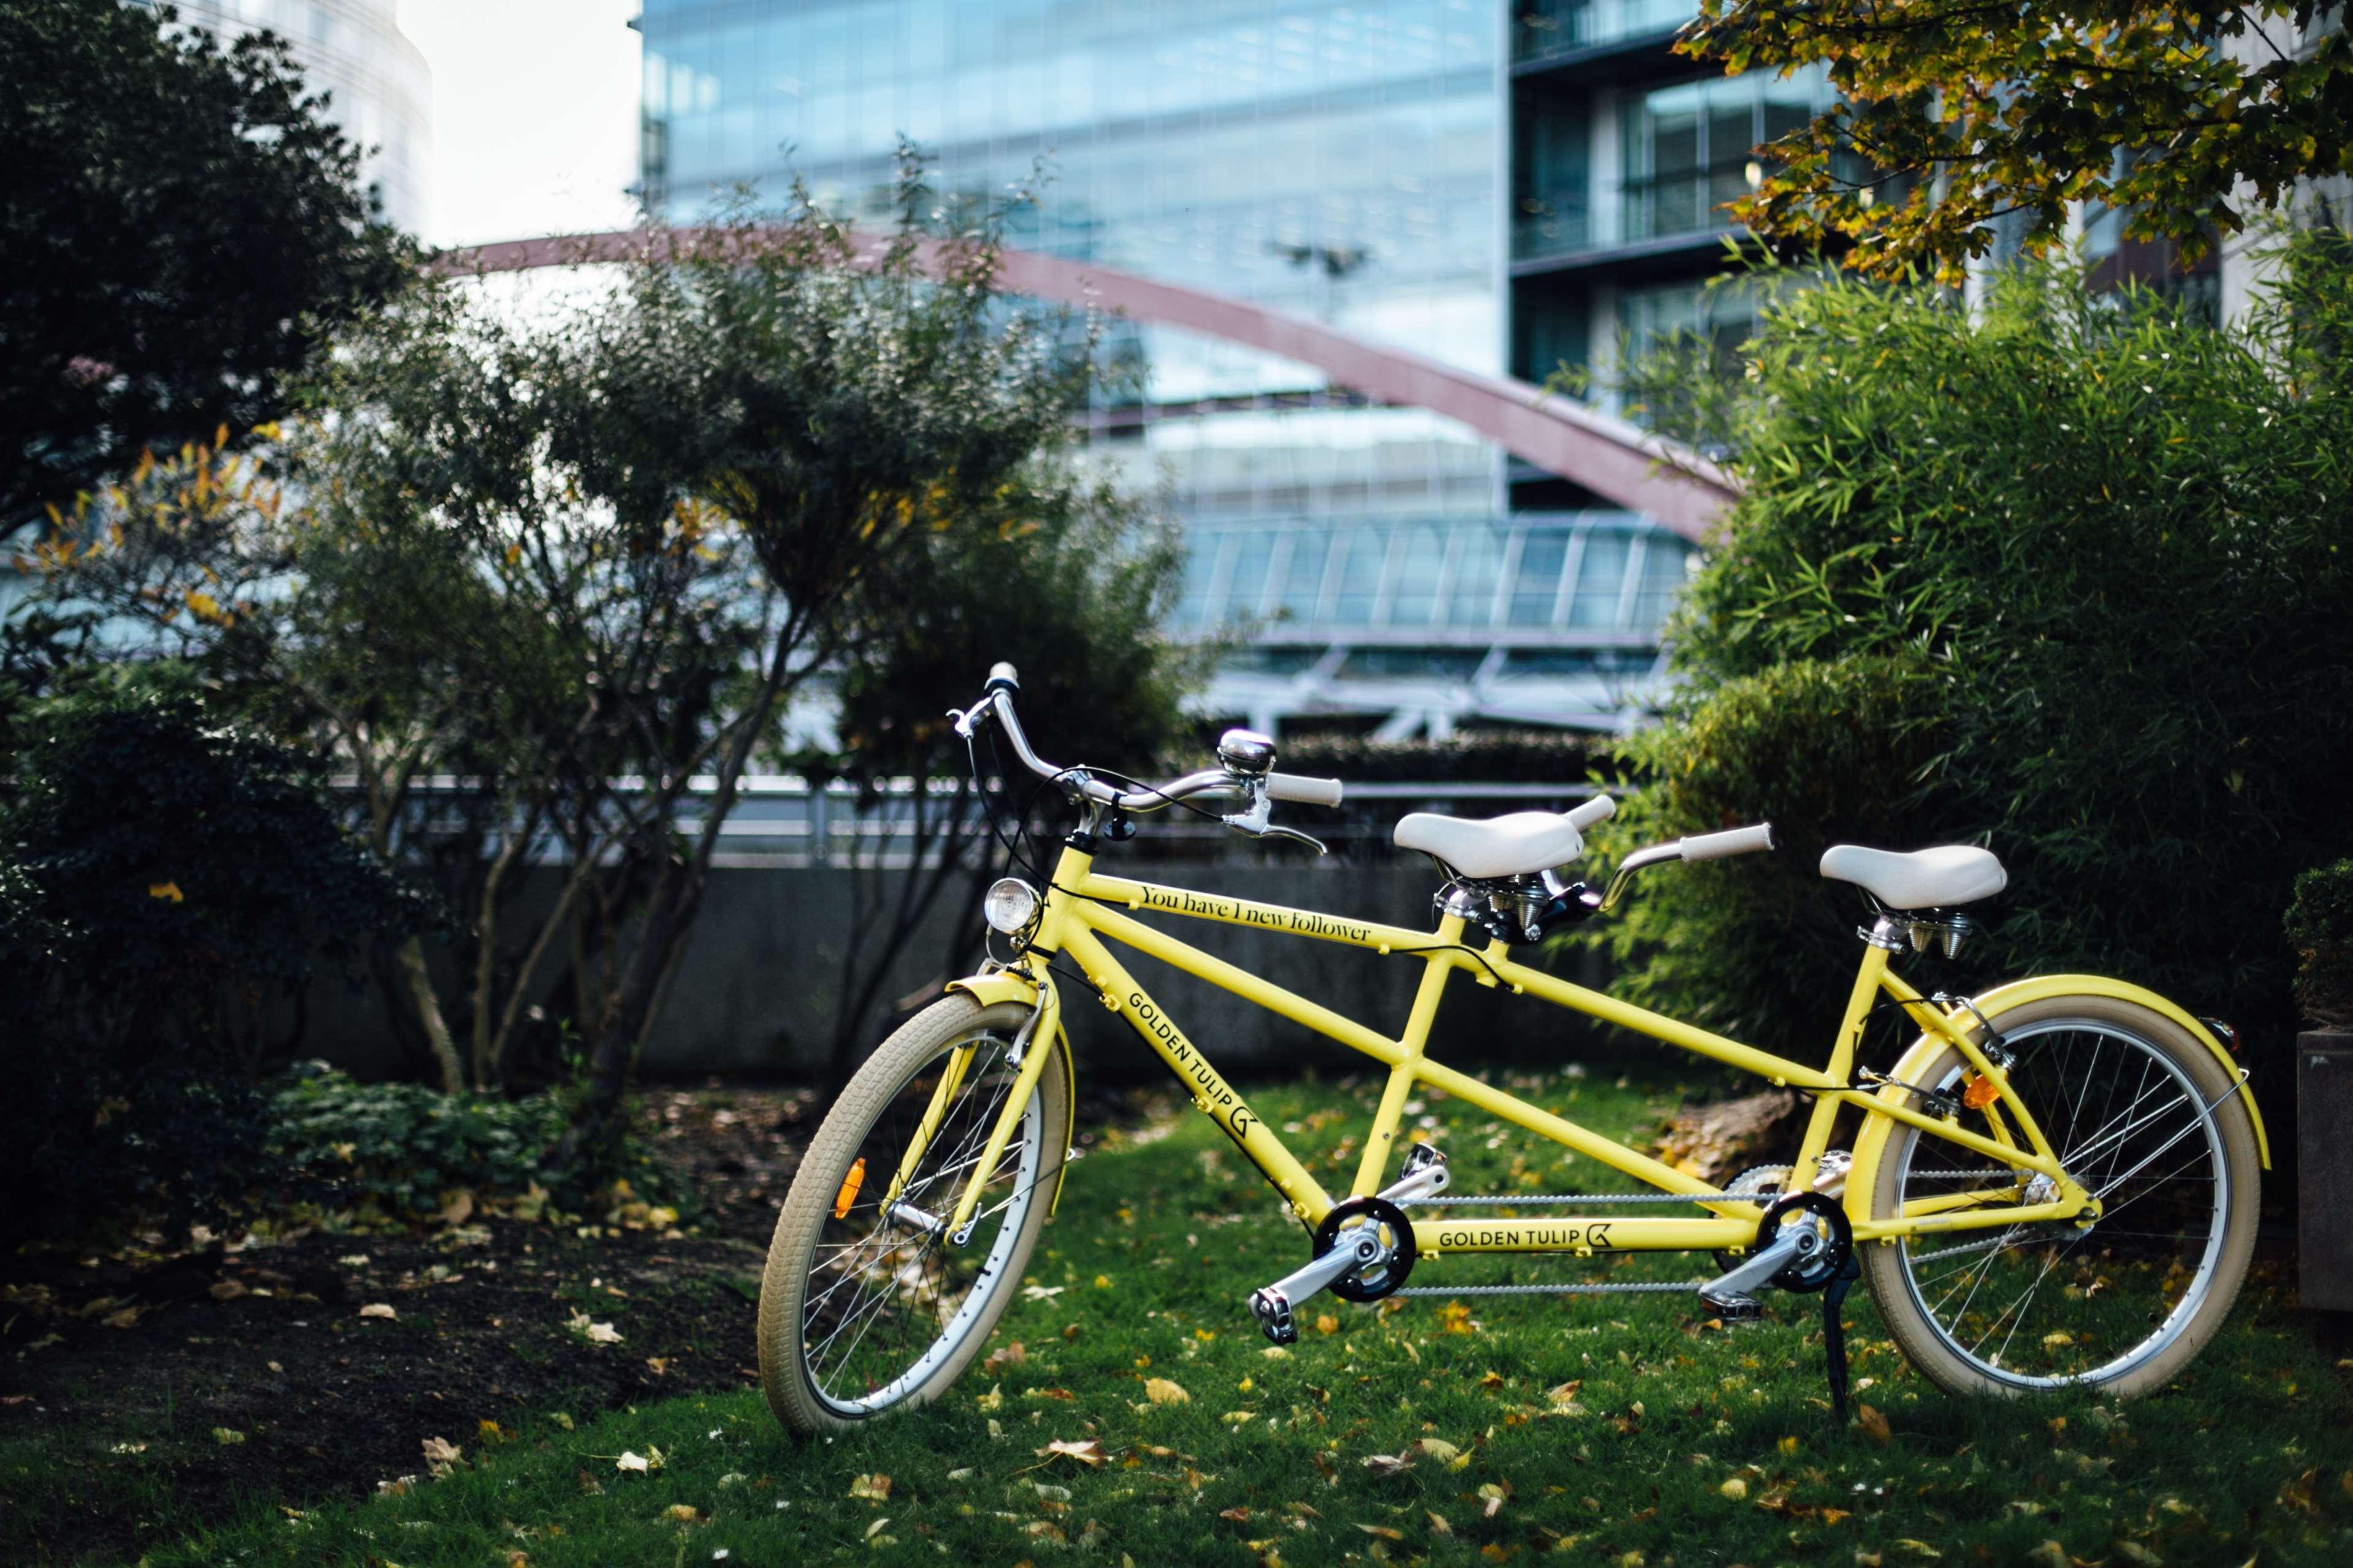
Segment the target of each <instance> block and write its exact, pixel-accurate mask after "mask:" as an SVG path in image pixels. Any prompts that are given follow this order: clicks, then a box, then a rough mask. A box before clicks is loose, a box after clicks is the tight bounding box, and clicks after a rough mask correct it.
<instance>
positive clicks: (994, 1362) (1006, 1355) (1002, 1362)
mask: <svg viewBox="0 0 2353 1568" xmlns="http://www.w3.org/2000/svg"><path fill="white" fill-rule="evenodd" d="M1028 1360H1029V1352H1028V1351H1026V1350H1024V1349H1022V1348H1021V1342H1020V1341H1019V1340H1016V1341H1014V1342H1012V1343H1011V1344H1009V1345H999V1346H998V1347H997V1349H995V1350H993V1351H991V1352H988V1354H987V1357H986V1358H985V1359H984V1360H983V1361H982V1362H981V1363H980V1370H981V1371H983V1372H995V1371H996V1370H997V1368H998V1367H1001V1366H1019V1365H1020V1364H1021V1363H1023V1362H1025V1361H1028Z"/></svg>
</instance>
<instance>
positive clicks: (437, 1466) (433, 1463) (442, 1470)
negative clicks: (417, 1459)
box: [424, 1437, 466, 1476]
mask: <svg viewBox="0 0 2353 1568" xmlns="http://www.w3.org/2000/svg"><path fill="white" fill-rule="evenodd" d="M424 1449H425V1468H427V1469H429V1470H431V1471H432V1472H433V1473H434V1474H435V1475H437V1476H446V1475H448V1473H449V1472H450V1471H451V1470H453V1469H455V1468H457V1466H458V1462H459V1460H460V1459H462V1458H465V1457H466V1450H465V1449H463V1448H460V1447H458V1445H457V1444H455V1443H452V1442H450V1441H449V1440H448V1438H447V1437H427V1438H426V1439H425V1442H424Z"/></svg>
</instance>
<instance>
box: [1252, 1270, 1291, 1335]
mask: <svg viewBox="0 0 2353 1568" xmlns="http://www.w3.org/2000/svg"><path fill="white" fill-rule="evenodd" d="M1250 1311H1251V1312H1252V1313H1253V1314H1254V1315H1255V1316H1256V1317H1257V1319H1258V1327H1259V1332H1261V1333H1262V1334H1264V1335H1265V1336H1266V1337H1267V1338H1268V1339H1270V1340H1272V1341H1273V1342H1275V1343H1276V1344H1279V1345H1288V1344H1295V1343H1297V1342H1298V1340H1299V1325H1298V1324H1297V1323H1294V1322H1293V1321H1292V1320H1291V1300H1290V1298H1289V1297H1287V1296H1285V1295H1284V1294H1283V1293H1282V1291H1280V1290H1278V1289H1275V1288H1274V1287H1273V1286H1271V1285H1270V1286H1267V1287H1266V1288H1265V1289H1261V1290H1253V1291H1251V1292H1250Z"/></svg>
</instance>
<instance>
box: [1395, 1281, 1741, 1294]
mask: <svg viewBox="0 0 2353 1568" xmlns="http://www.w3.org/2000/svg"><path fill="white" fill-rule="evenodd" d="M1706 1283H1707V1281H1706V1280H1704V1279H1679V1280H1659V1281H1651V1280H1644V1281H1642V1282H1641V1283H1640V1284H1634V1285H1458V1286H1455V1287H1454V1288H1453V1289H1447V1288H1446V1287H1445V1286H1442V1285H1408V1286H1406V1287H1404V1288H1403V1289H1399V1290H1398V1291H1397V1292H1395V1293H1396V1294H1397V1295H1399V1296H1651V1295H1668V1294H1674V1295H1688V1294H1690V1293H1692V1292H1693V1291H1695V1290H1697V1289H1699V1288H1700V1287H1701V1286H1703V1285H1704V1284H1706Z"/></svg>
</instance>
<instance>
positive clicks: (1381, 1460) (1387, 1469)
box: [1365, 1448, 1413, 1476]
mask: <svg viewBox="0 0 2353 1568" xmlns="http://www.w3.org/2000/svg"><path fill="white" fill-rule="evenodd" d="M1365 1468H1366V1469H1368V1470H1370V1471H1372V1472H1373V1474H1375V1475H1377V1476H1394V1475H1398V1474H1401V1473H1403V1472H1404V1471H1407V1470H1409V1469H1411V1468H1413V1450H1412V1449H1411V1448H1408V1449H1406V1450H1405V1452H1403V1453H1401V1454H1367V1455H1366V1456H1365Z"/></svg>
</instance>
